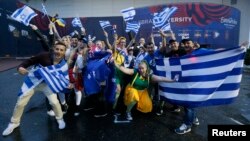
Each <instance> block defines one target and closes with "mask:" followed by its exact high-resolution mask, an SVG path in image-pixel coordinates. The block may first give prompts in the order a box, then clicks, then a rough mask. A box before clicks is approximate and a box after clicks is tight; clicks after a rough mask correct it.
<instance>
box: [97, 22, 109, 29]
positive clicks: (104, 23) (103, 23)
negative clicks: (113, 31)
mask: <svg viewBox="0 0 250 141" xmlns="http://www.w3.org/2000/svg"><path fill="white" fill-rule="evenodd" d="M99 23H100V25H101V27H102V29H104V28H106V27H109V26H112V25H111V24H110V22H109V21H99Z"/></svg>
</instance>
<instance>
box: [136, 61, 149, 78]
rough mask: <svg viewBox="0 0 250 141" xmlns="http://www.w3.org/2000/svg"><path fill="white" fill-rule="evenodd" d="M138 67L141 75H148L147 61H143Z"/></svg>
mask: <svg viewBox="0 0 250 141" xmlns="http://www.w3.org/2000/svg"><path fill="white" fill-rule="evenodd" d="M138 69H139V73H140V75H141V76H143V77H145V76H146V74H147V71H148V70H147V69H148V68H147V65H146V63H145V62H141V63H140V64H139V67H138Z"/></svg>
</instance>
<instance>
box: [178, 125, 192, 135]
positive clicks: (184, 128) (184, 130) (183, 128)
mask: <svg viewBox="0 0 250 141" xmlns="http://www.w3.org/2000/svg"><path fill="white" fill-rule="evenodd" d="M174 131H175V133H177V134H186V133H188V132H190V131H191V127H190V126H187V125H186V124H185V123H183V124H182V125H181V126H180V127H179V128H177V129H175V130H174Z"/></svg>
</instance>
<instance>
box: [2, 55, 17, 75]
mask: <svg viewBox="0 0 250 141" xmlns="http://www.w3.org/2000/svg"><path fill="white" fill-rule="evenodd" d="M21 62H22V60H17V59H15V58H1V59H0V72H2V71H6V70H8V69H11V68H14V67H16V66H17V65H19V64H20V63H21Z"/></svg>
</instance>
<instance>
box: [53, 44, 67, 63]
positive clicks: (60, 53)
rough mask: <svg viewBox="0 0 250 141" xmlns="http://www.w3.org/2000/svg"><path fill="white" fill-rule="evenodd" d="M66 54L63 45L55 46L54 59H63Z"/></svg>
mask: <svg viewBox="0 0 250 141" xmlns="http://www.w3.org/2000/svg"><path fill="white" fill-rule="evenodd" d="M65 52H66V46H65V45H63V44H61V43H58V44H55V46H54V59H55V60H61V59H63V58H64V56H65Z"/></svg>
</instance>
